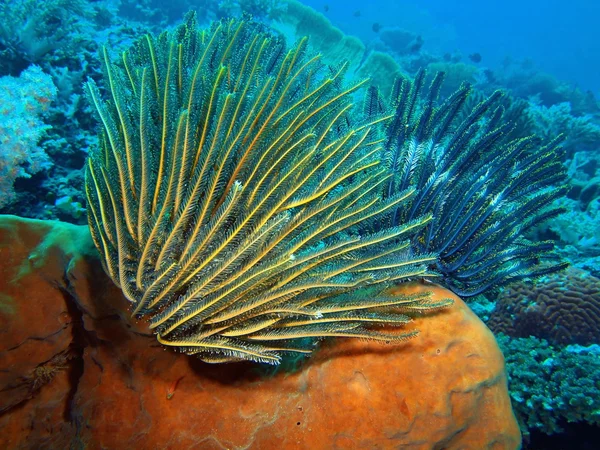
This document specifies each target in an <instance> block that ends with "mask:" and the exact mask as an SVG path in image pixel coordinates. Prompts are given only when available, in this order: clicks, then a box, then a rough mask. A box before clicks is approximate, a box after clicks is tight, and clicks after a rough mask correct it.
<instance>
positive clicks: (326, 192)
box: [86, 14, 448, 364]
mask: <svg viewBox="0 0 600 450" xmlns="http://www.w3.org/2000/svg"><path fill="white" fill-rule="evenodd" d="M284 48H285V46H284V44H283V43H282V42H281V41H280V39H279V38H278V37H276V36H274V35H273V34H271V33H270V32H269V30H268V29H266V28H265V27H264V26H262V25H260V24H257V23H253V22H249V21H243V20H242V21H237V20H228V21H221V22H216V23H214V24H213V25H212V26H211V27H210V28H209V29H207V30H199V29H198V27H197V24H196V21H195V17H194V15H193V14H192V15H189V16H188V17H187V20H186V21H185V23H184V24H183V25H181V26H179V27H178V28H176V29H175V30H174V31H170V32H165V33H163V34H161V35H160V36H158V37H152V36H145V37H144V38H142V39H141V40H139V41H138V42H137V43H136V44H135V45H134V46H133V47H132V48H131V49H130V50H128V51H126V52H125V53H123V54H122V55H121V56H120V57H119V58H111V57H110V56H109V54H108V53H109V52H108V51H107V50H106V49H104V51H103V52H102V59H103V62H104V72H105V76H104V88H105V89H104V90H105V92H104V94H103V92H102V91H101V89H100V88H99V87H98V86H97V85H96V84H95V83H94V82H93V81H90V82H89V83H88V84H87V88H88V94H89V99H90V102H91V104H92V106H93V107H94V108H95V110H96V112H97V116H98V119H99V123H100V126H101V132H100V136H101V140H100V141H101V145H100V148H98V149H96V150H95V151H93V152H92V153H91V155H90V158H89V159H88V163H87V166H86V193H87V200H88V212H89V214H88V217H89V225H90V228H91V231H92V236H93V238H94V241H95V243H96V246H97V248H98V250H99V252H100V255H101V258H102V260H103V264H104V268H105V270H106V272H107V273H108V274H109V275H110V277H111V278H112V279H113V280H114V282H115V283H116V284H118V285H119V286H120V287H121V289H122V290H123V293H124V295H125V296H126V297H127V298H128V299H129V300H130V301H131V303H132V309H133V314H134V315H135V316H136V317H139V318H145V319H146V320H148V322H149V324H150V327H151V329H152V330H153V331H154V332H155V333H156V335H157V338H158V341H159V342H160V343H162V344H163V345H165V346H167V347H171V348H175V349H177V350H179V351H182V352H185V353H187V354H193V355H197V356H198V357H200V358H201V359H203V360H205V361H208V362H227V361H238V360H251V361H258V362H264V363H271V364H276V363H278V362H279V361H280V359H281V357H282V356H283V355H285V354H286V353H292V354H293V353H310V352H311V351H312V350H313V348H314V345H315V343H316V342H317V341H318V340H319V339H322V338H325V337H328V336H338V337H358V338H365V339H376V340H383V341H400V340H403V339H406V338H408V337H410V336H412V334H413V333H412V332H406V333H402V332H398V333H389V332H383V331H381V330H377V329H376V328H374V327H373V325H374V324H375V325H377V324H390V325H402V324H404V323H406V322H407V321H409V320H410V317H411V314H413V312H414V311H416V310H419V311H420V310H422V309H427V308H429V309H434V308H439V307H442V306H444V305H446V304H448V302H442V303H432V302H430V301H428V299H427V298H424V297H423V296H418V297H410V296H407V297H402V296H397V297H393V296H390V295H389V294H387V293H386V290H387V289H388V288H389V287H390V286H392V285H394V284H396V283H398V282H399V281H401V280H403V279H408V278H414V277H421V276H424V275H427V274H428V269H427V267H428V265H429V264H431V263H432V261H434V260H435V258H436V255H434V254H431V253H423V254H415V253H414V252H413V251H412V249H411V246H410V245H409V242H410V239H411V237H412V236H413V235H414V234H415V233H416V232H417V231H418V230H419V229H422V228H423V227H424V226H425V225H426V224H427V223H428V221H430V220H431V217H430V216H429V215H422V216H418V217H414V218H413V219H411V220H410V221H407V222H406V223H403V224H397V225H395V226H391V227H389V228H385V229H380V230H373V228H372V227H371V225H372V224H373V223H374V222H376V221H378V220H380V219H381V218H382V217H385V216H387V215H390V214H391V213H392V212H393V211H396V210H397V208H398V207H402V205H405V204H406V203H407V201H408V199H409V198H411V196H414V190H413V189H407V190H405V191H402V192H398V193H396V194H394V195H391V196H389V197H387V198H385V199H382V198H381V195H380V189H379V187H381V186H382V185H383V183H385V182H386V180H387V179H388V178H389V175H386V168H385V166H384V164H382V161H381V155H382V146H381V142H382V139H383V137H384V132H383V129H382V126H383V125H382V120H381V119H380V118H378V119H374V120H370V119H365V120H360V117H358V116H356V115H355V116H353V119H352V120H349V117H350V116H349V114H350V111H351V110H352V104H351V101H352V98H353V93H354V92H355V91H357V90H358V89H359V88H360V87H361V86H362V85H363V84H364V83H365V81H358V82H356V83H354V84H350V85H346V84H345V83H344V82H343V76H344V73H345V67H340V68H337V69H332V68H330V67H328V66H326V64H324V62H323V61H321V58H320V57H319V55H311V54H310V53H309V52H308V51H307V42H306V40H301V41H300V42H299V43H298V44H297V45H295V46H294V47H292V48H291V49H289V50H287V51H285V50H283V49H284ZM368 229H371V230H372V231H369V232H365V231H362V230H368Z"/></svg>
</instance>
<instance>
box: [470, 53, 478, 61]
mask: <svg viewBox="0 0 600 450" xmlns="http://www.w3.org/2000/svg"><path fill="white" fill-rule="evenodd" d="M469 59H470V60H471V61H473V62H474V63H480V62H481V55H480V54H479V53H471V54H470V55H469Z"/></svg>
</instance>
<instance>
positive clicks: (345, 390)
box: [0, 216, 521, 450]
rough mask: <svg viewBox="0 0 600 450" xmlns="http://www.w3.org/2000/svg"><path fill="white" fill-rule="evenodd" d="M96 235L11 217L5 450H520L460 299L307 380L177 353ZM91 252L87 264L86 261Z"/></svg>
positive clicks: (311, 365)
mask: <svg viewBox="0 0 600 450" xmlns="http://www.w3.org/2000/svg"><path fill="white" fill-rule="evenodd" d="M90 248H92V247H91V242H90V237H89V235H88V234H87V231H86V229H85V227H75V226H73V225H67V224H62V223H59V222H40V221H32V220H24V219H19V218H16V217H7V216H4V217H0V256H1V257H0V326H1V328H0V330H1V332H2V334H3V338H2V339H1V340H0V369H1V370H0V373H1V374H2V377H1V378H0V381H1V385H0V390H1V391H2V392H3V403H2V404H1V405H0V448H7V449H10V448H25V447H27V448H68V447H70V446H79V445H81V446H85V447H87V448H90V449H95V448H137V449H155V448H161V449H188V448H201V449H224V448H227V449H242V448H244V449H247V448H256V449H261V450H262V449H267V450H268V449H278V450H279V449H354V448H361V449H387V448H389V449H396V448H410V449H434V448H440V449H441V448H444V449H459V448H460V449H473V450H481V449H495V450H500V449H517V448H519V446H520V443H521V439H520V433H519V429H518V427H517V423H516V421H515V418H514V416H513V413H512V409H511V405H510V400H509V396H508V392H507V388H506V377H505V372H504V359H503V357H502V354H501V352H500V350H499V348H498V346H497V344H496V341H495V339H494V337H493V335H492V334H491V332H490V331H489V330H488V329H487V328H486V327H485V325H484V324H483V323H482V322H481V321H480V320H479V319H478V318H477V317H476V316H475V315H474V314H473V312H471V311H470V309H469V308H468V307H467V306H466V305H465V304H464V303H463V302H462V300H460V299H459V298H458V297H456V296H454V295H453V294H452V293H451V292H449V291H447V290H445V289H443V288H441V287H438V286H435V285H423V284H420V283H411V284H403V285H401V286H399V287H398V288H397V293H398V294H400V293H402V294H406V293H409V292H418V291H430V292H433V295H434V296H436V297H437V296H439V298H448V297H450V298H452V299H453V300H454V304H453V305H452V306H451V307H448V308H446V309H443V310H440V311H438V312H436V313H435V314H427V315H423V316H422V317H419V318H417V319H416V320H415V321H414V322H412V323H410V324H409V326H408V327H405V328H403V329H401V330H399V332H400V331H402V332H406V331H407V328H408V329H409V330H410V329H412V328H413V327H414V328H416V329H418V330H420V334H419V335H418V336H417V337H415V338H414V339H411V340H410V341H408V342H405V343H401V344H398V345H385V344H381V343H377V342H370V341H360V340H356V339H335V340H330V341H327V342H325V343H323V344H322V345H321V348H320V349H318V350H317V351H316V352H315V353H314V354H313V355H312V356H311V357H310V358H309V359H306V360H304V361H301V362H299V363H298V365H297V367H296V368H295V370H287V371H284V370H282V369H277V370H275V369H273V370H272V371H269V370H271V369H268V370H266V369H264V367H261V366H258V365H256V364H252V363H235V364H220V365H210V364H206V363H203V362H201V361H199V360H197V359H194V358H193V357H189V356H186V355H181V354H176V353H173V352H170V351H165V350H164V349H163V348H161V347H160V346H158V345H157V344H156V340H155V338H154V336H153V335H152V334H151V333H149V332H148V330H147V329H146V327H145V325H144V324H136V323H132V322H130V321H129V319H128V313H127V308H128V304H127V302H126V300H125V299H124V298H123V297H122V295H121V293H120V291H119V289H118V288H116V287H115V286H114V285H113V283H112V282H110V280H109V279H108V277H106V276H105V275H104V274H103V272H102V270H101V268H100V262H99V260H98V259H97V258H96V257H95V256H93V254H92V253H90ZM78 249H81V250H78Z"/></svg>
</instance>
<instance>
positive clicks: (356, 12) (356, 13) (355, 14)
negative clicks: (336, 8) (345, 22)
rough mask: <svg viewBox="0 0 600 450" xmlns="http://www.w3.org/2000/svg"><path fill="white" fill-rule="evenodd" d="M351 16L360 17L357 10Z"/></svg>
mask: <svg viewBox="0 0 600 450" xmlns="http://www.w3.org/2000/svg"><path fill="white" fill-rule="evenodd" d="M353 16H354V17H360V16H362V14H361V12H360V10H358V9H357V10H356V11H354V14H353Z"/></svg>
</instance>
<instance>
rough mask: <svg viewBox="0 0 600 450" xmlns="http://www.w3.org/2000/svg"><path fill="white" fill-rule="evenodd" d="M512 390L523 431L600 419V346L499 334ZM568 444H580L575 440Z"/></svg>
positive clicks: (549, 430)
mask: <svg viewBox="0 0 600 450" xmlns="http://www.w3.org/2000/svg"><path fill="white" fill-rule="evenodd" d="M497 338H498V343H499V344H500V347H501V348H502V351H503V352H504V354H505V355H506V365H507V371H508V373H509V386H510V396H511V398H512V401H513V407H514V408H515V414H516V415H517V419H518V420H519V422H520V424H521V428H522V430H523V431H524V433H527V432H528V430H529V431H533V430H539V431H542V432H544V433H546V434H549V435H552V434H555V433H558V432H560V431H562V430H563V429H564V426H566V425H567V424H571V423H574V422H586V423H587V424H588V425H596V426H598V425H600V358H599V357H600V347H599V346H598V345H592V346H589V347H582V346H579V345H569V346H567V347H564V348H560V347H554V346H552V345H550V344H548V342H547V341H545V340H543V339H538V338H536V337H529V338H518V339H514V338H510V337H508V336H506V335H503V334H500V335H498V336H497ZM571 445H572V446H571V447H570V448H578V447H576V446H575V444H574V443H572V444H571Z"/></svg>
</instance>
